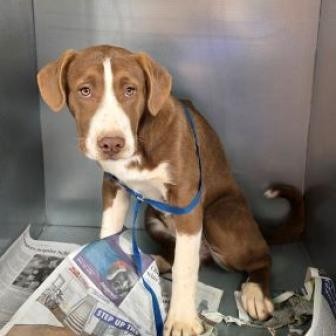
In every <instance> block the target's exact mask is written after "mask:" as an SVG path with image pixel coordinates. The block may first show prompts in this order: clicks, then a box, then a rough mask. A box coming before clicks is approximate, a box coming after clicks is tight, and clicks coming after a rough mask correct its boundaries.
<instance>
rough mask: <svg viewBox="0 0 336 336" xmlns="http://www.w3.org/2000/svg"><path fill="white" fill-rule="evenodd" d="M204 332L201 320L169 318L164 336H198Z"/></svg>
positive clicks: (196, 318)
mask: <svg viewBox="0 0 336 336" xmlns="http://www.w3.org/2000/svg"><path fill="white" fill-rule="evenodd" d="M202 332H203V326H202V323H201V320H200V319H199V318H198V317H197V315H195V316H168V318H167V320H166V323H165V327H164V336H197V335H201V334H202Z"/></svg>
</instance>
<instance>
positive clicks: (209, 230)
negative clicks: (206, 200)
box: [204, 191, 273, 320]
mask: <svg viewBox="0 0 336 336" xmlns="http://www.w3.org/2000/svg"><path fill="white" fill-rule="evenodd" d="M204 235H205V238H206V240H207V243H208V245H209V247H210V251H211V254H212V256H213V258H214V260H215V261H216V262H217V263H218V264H220V265H221V266H224V267H226V268H230V269H232V270H237V271H243V272H247V274H248V281H247V282H246V283H245V284H243V286H242V303H243V306H244V308H245V310H246V311H247V312H248V314H249V315H250V316H251V317H252V318H254V319H258V320H264V319H266V318H267V317H269V316H270V315H271V314H272V312H273V305H272V303H271V300H270V292H269V277H270V267H271V258H270V255H269V248H268V246H267V244H266V242H265V240H264V239H263V237H262V235H261V233H260V231H259V227H258V225H257V223H256V222H255V221H254V219H253V217H252V215H251V213H250V211H249V209H248V207H247V205H246V201H245V199H244V198H243V196H242V195H241V194H240V193H239V192H237V191H235V192H233V193H232V194H226V195H225V196H223V197H222V198H219V199H218V200H217V201H215V202H214V203H212V204H211V205H209V206H208V207H207V208H206V211H205V216H204Z"/></svg>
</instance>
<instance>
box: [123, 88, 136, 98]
mask: <svg viewBox="0 0 336 336" xmlns="http://www.w3.org/2000/svg"><path fill="white" fill-rule="evenodd" d="M135 93H136V88H135V87H134V86H126V88H125V91H124V95H125V96H126V97H131V96H133V95H135Z"/></svg>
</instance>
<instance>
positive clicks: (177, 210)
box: [104, 105, 203, 336]
mask: <svg viewBox="0 0 336 336" xmlns="http://www.w3.org/2000/svg"><path fill="white" fill-rule="evenodd" d="M183 111H184V114H185V117H186V119H187V121H188V123H189V125H190V128H191V131H192V134H193V137H194V141H195V151H196V156H197V159H198V168H199V173H200V178H199V183H198V190H197V193H196V194H195V196H194V197H193V199H192V200H191V202H190V203H189V204H188V205H187V206H185V207H177V206H172V205H170V204H168V203H165V202H160V201H157V200H153V199H150V198H145V197H144V196H143V195H142V194H141V193H139V192H137V191H135V190H133V189H131V188H129V187H128V186H127V185H125V184H124V183H122V182H121V181H120V180H119V179H118V178H117V177H116V176H114V175H113V174H110V173H107V172H104V178H106V179H109V180H113V181H115V182H117V183H118V184H119V185H120V186H122V187H123V188H124V189H125V190H126V191H127V192H128V193H129V194H130V195H132V196H134V197H135V199H136V202H135V205H134V210H133V220H132V250H133V261H134V263H135V267H136V270H137V273H138V275H139V276H141V278H142V281H143V284H144V287H145V288H146V289H147V291H148V292H149V294H150V295H151V299H152V306H153V312H154V318H155V325H156V332H157V335H158V336H162V335H163V319H162V316H161V311H160V305H159V301H158V299H157V297H156V294H155V292H154V291H153V289H152V288H151V286H150V285H149V284H148V283H147V282H146V281H145V279H144V278H143V276H142V260H141V254H140V250H139V247H138V244H137V239H136V220H137V217H138V213H139V209H140V206H141V204H142V203H147V204H148V205H150V206H152V207H153V208H155V209H156V210H159V211H161V212H166V213H170V214H172V215H185V214H188V213H190V212H191V211H192V210H193V209H194V208H195V207H196V206H197V205H198V204H199V203H200V201H201V197H202V189H203V188H202V165H201V157H200V146H199V139H198V136H197V132H196V127H195V123H194V119H193V117H192V115H191V113H190V111H189V109H188V108H187V106H185V105H184V109H183Z"/></svg>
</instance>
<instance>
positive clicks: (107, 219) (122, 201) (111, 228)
mask: <svg viewBox="0 0 336 336" xmlns="http://www.w3.org/2000/svg"><path fill="white" fill-rule="evenodd" d="M102 194H103V207H104V211H103V218H102V225H101V230H100V238H105V237H108V236H110V235H113V234H116V233H118V232H120V231H121V230H122V228H123V225H124V222H125V218H126V214H127V210H128V207H129V202H130V201H129V195H128V193H127V192H126V191H125V190H124V189H123V188H121V187H120V186H118V185H117V184H116V183H115V182H113V181H110V180H106V179H104V181H103V190H102Z"/></svg>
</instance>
